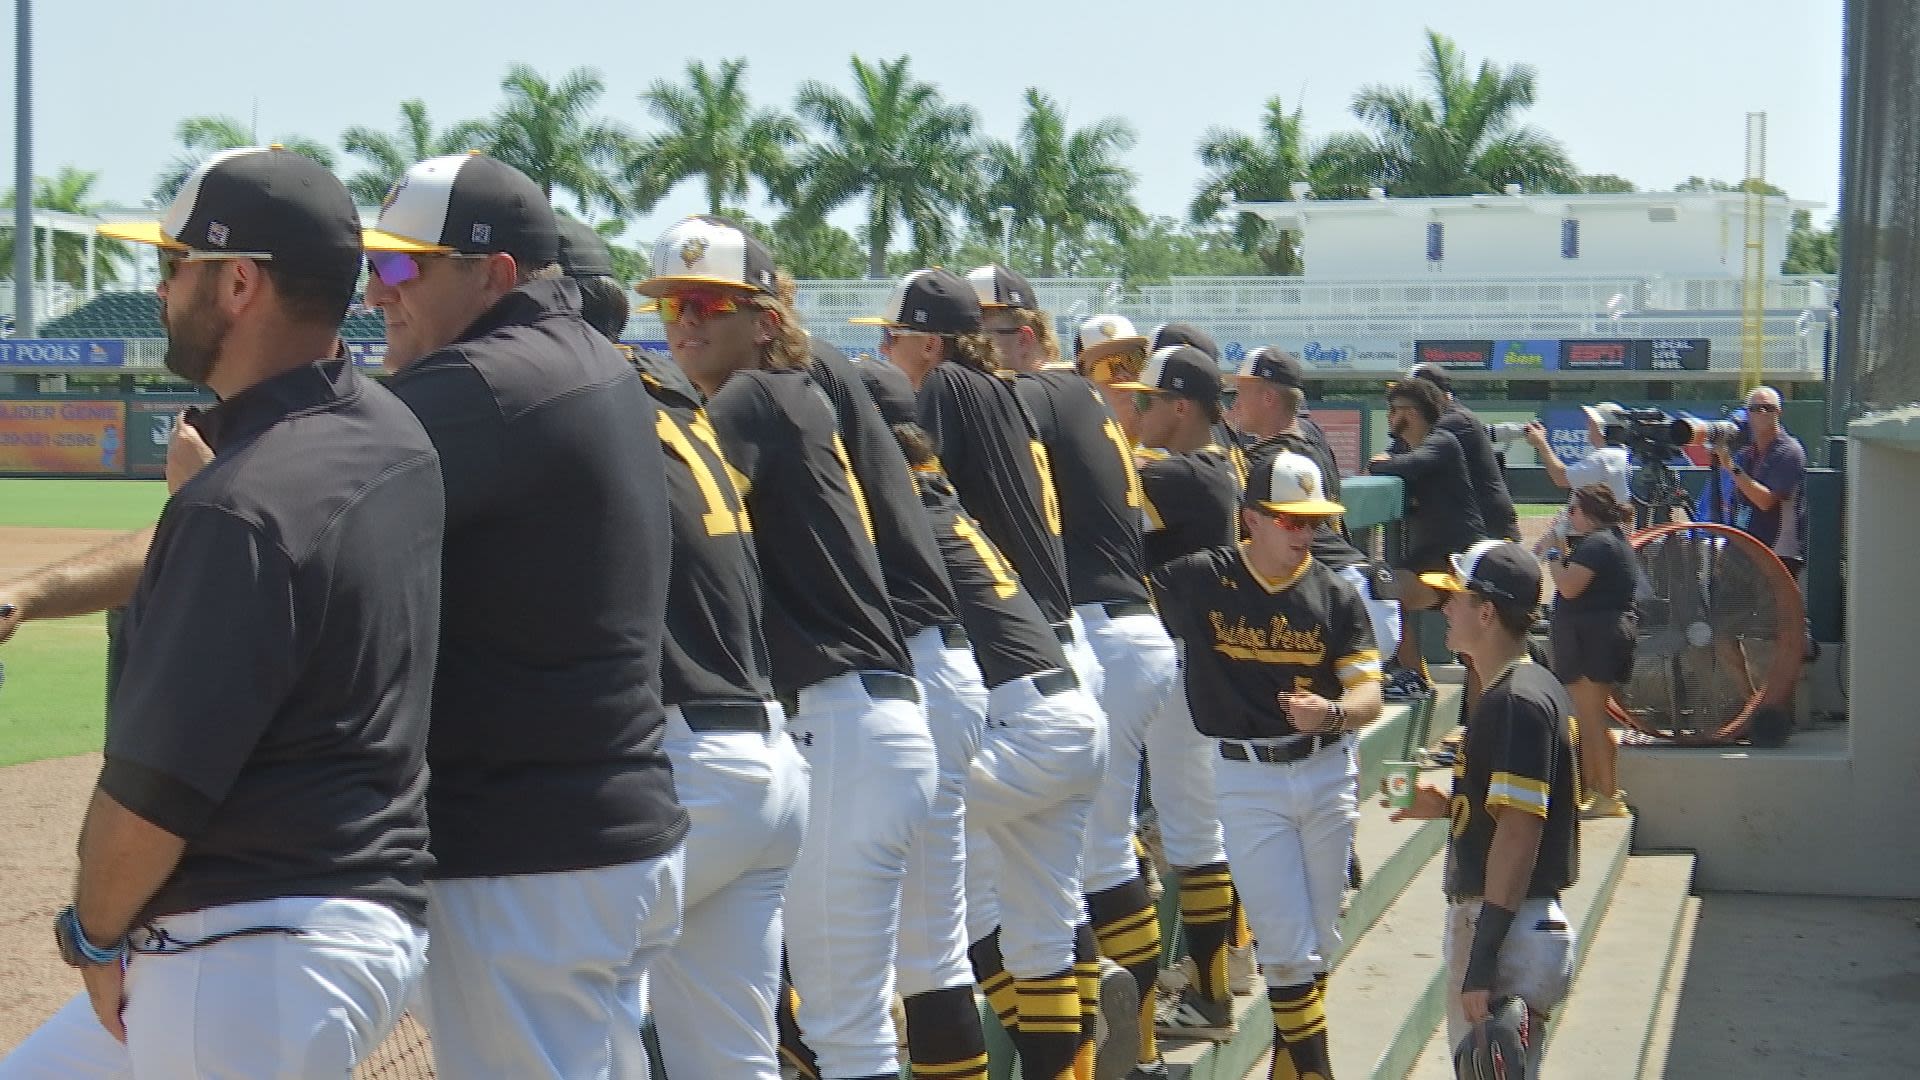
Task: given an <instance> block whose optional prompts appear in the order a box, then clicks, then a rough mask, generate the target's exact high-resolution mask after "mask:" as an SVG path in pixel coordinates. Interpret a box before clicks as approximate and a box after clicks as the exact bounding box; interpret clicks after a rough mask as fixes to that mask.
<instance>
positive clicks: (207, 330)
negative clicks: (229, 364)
mask: <svg viewBox="0 0 1920 1080" xmlns="http://www.w3.org/2000/svg"><path fill="white" fill-rule="evenodd" d="M214 280H215V276H214V275H212V274H209V275H207V276H206V277H205V278H204V279H203V280H202V281H201V282H200V283H199V284H198V285H196V286H195V287H194V290H193V303H192V304H190V305H188V306H186V307H185V308H184V309H181V310H175V309H173V308H172V307H171V306H170V305H168V304H167V303H165V302H164V301H163V302H162V303H161V307H160V321H161V323H162V324H163V325H165V326H166V328H167V354H166V356H165V357H164V358H163V362H164V363H165V364H166V365H167V370H168V371H171V372H173V373H174V374H175V375H178V376H180V377H181V378H183V379H185V380H187V381H188V382H190V383H193V384H194V385H195V386H205V385H206V384H207V377H208V376H209V375H211V374H213V365H214V361H215V360H216V359H217V358H218V356H219V353H220V343H221V342H222V341H225V340H226V337H227V331H228V330H230V329H232V326H233V320H231V319H229V318H227V317H226V316H225V315H222V314H218V313H217V309H216V308H215V305H214V304H213V302H212V300H213V298H212V297H211V296H208V295H205V294H206V293H209V292H211V291H212V288H211V286H212V284H213V282H214Z"/></svg>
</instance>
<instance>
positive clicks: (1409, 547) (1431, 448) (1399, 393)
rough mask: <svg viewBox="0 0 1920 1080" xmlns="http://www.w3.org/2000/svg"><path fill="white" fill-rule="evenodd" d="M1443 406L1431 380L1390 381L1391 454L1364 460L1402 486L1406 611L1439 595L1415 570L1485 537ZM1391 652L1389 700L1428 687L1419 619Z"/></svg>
mask: <svg viewBox="0 0 1920 1080" xmlns="http://www.w3.org/2000/svg"><path fill="white" fill-rule="evenodd" d="M1445 408H1446V395H1445V393H1444V392H1443V391H1442V390H1441V389H1440V387H1439V386H1438V385H1436V384H1435V383H1434V382H1433V381H1432V380H1430V379H1424V378H1421V379H1406V380H1404V381H1402V382H1397V383H1395V384H1393V387H1392V388H1391V389H1390V390H1388V391H1387V429H1388V430H1389V431H1390V432H1392V434H1393V443H1392V444H1391V446H1390V447H1389V452H1388V453H1385V454H1377V455H1375V456H1374V458H1373V460H1372V461H1371V462H1369V463H1368V471H1369V472H1372V473H1374V474H1375V475H1377V476H1397V477H1399V478H1400V479H1401V480H1403V481H1405V483H1406V486H1407V492H1406V505H1407V509H1406V514H1407V543H1406V548H1405V550H1404V551H1402V552H1401V554H1400V558H1399V562H1398V565H1396V566H1395V567H1394V571H1393V576H1394V585H1395V587H1396V588H1397V589H1398V591H1399V594H1400V607H1401V610H1402V611H1405V612H1415V611H1429V610H1431V609H1433V608H1434V607H1437V606H1438V605H1439V597H1438V596H1437V595H1436V594H1435V593H1434V591H1433V590H1432V589H1431V588H1429V587H1428V586H1427V585H1426V584H1424V583H1423V582H1421V580H1420V575H1421V574H1435V573H1444V572H1445V571H1446V570H1447V568H1448V567H1450V566H1451V565H1452V563H1451V562H1449V561H1448V560H1449V558H1450V556H1451V555H1452V554H1453V553H1454V552H1456V551H1465V550H1467V549H1468V548H1470V547H1472V546H1473V544H1474V542H1475V541H1477V540H1480V539H1482V538H1484V537H1485V536H1486V527H1485V526H1484V524H1483V523H1482V519H1481V517H1480V505H1479V502H1478V501H1477V500H1476V499H1475V498H1474V493H1473V481H1472V480H1470V479H1469V478H1468V475H1467V460H1466V455H1465V454H1464V453H1463V452H1462V451H1461V449H1460V443H1459V442H1458V441H1457V440H1456V439H1455V438H1454V437H1453V435H1452V434H1450V433H1448V432H1446V431H1444V430H1441V428H1440V427H1438V424H1439V422H1440V415H1441V413H1442V412H1443V411H1444V410H1445ZM1482 434H1483V435H1484V434H1485V432H1482ZM1396 652H1397V657H1398V661H1399V665H1400V666H1399V669H1398V670H1396V671H1395V672H1394V673H1393V674H1392V675H1391V676H1389V677H1388V680H1387V689H1386V692H1387V697H1388V699H1389V700H1400V701H1405V700H1409V699H1413V698H1420V697H1425V696H1426V695H1427V694H1429V693H1431V692H1432V687H1431V686H1430V685H1429V684H1428V682H1427V677H1426V662H1425V660H1423V659H1422V658H1421V653H1420V623H1419V621H1418V620H1417V619H1412V618H1408V619H1405V620H1404V621H1403V622H1402V625H1401V629H1400V647H1399V649H1398V650H1396Z"/></svg>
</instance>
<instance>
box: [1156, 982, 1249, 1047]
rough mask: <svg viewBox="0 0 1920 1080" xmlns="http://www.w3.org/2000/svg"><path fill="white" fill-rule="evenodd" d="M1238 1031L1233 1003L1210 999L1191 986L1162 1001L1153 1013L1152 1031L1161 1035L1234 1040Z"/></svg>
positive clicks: (1238, 1026)
mask: <svg viewBox="0 0 1920 1080" xmlns="http://www.w3.org/2000/svg"><path fill="white" fill-rule="evenodd" d="M1239 1031H1240V1024H1239V1022H1238V1021H1236V1020H1235V1019H1234V1016H1233V1002H1231V1001H1208V1000H1207V999H1206V998H1204V997H1201V996H1200V993H1199V991H1197V990H1194V989H1193V988H1192V987H1188V988H1187V989H1185V990H1182V991H1180V994H1179V996H1178V997H1174V998H1171V999H1169V1000H1166V1001H1163V1002H1161V1003H1160V1005H1159V1007H1158V1008H1157V1009H1156V1010H1155V1012H1154V1019H1153V1032H1154V1034H1155V1035H1158V1036H1160V1037H1161V1038H1166V1039H1187V1040H1196V1039H1198V1040H1206V1041H1209V1042H1231V1041H1232V1039H1233V1037H1234V1036H1235V1035H1236V1034H1238V1033H1239Z"/></svg>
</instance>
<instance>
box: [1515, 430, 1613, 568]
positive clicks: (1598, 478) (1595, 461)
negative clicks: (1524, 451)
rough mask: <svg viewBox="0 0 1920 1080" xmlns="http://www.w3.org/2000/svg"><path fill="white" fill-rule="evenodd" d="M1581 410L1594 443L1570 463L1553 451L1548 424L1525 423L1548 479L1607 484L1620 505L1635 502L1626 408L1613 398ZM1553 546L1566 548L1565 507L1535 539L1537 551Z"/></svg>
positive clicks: (1571, 484)
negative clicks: (1538, 537)
mask: <svg viewBox="0 0 1920 1080" xmlns="http://www.w3.org/2000/svg"><path fill="white" fill-rule="evenodd" d="M1580 411H1581V412H1583V413H1585V414H1586V415H1587V445H1588V446H1589V447H1591V449H1589V450H1588V451H1587V453H1586V455H1585V456H1584V457H1582V458H1580V460H1578V461H1575V462H1573V463H1572V464H1570V465H1567V464H1562V463H1561V461H1560V456H1559V455H1558V454H1555V453H1554V452H1553V446H1552V444H1550V443H1549V442H1548V441H1547V426H1546V425H1545V424H1542V423H1541V422H1539V421H1538V420H1536V421H1534V422H1533V423H1531V424H1528V425H1527V427H1526V438H1527V443H1528V444H1529V445H1531V446H1532V447H1533V449H1534V450H1535V451H1536V452H1537V453H1538V454H1539V455H1540V464H1541V466H1542V467H1543V468H1545V469H1546V471H1547V479H1549V480H1551V481H1553V484H1554V486H1555V487H1559V488H1565V489H1567V490H1568V491H1575V490H1578V489H1580V488H1583V487H1586V486H1588V485H1589V484H1604V485H1605V486H1606V487H1607V488H1608V490H1610V491H1612V492H1613V495H1614V498H1615V500H1616V501H1618V502H1619V503H1620V504H1621V505H1623V506H1626V507H1628V508H1629V509H1631V508H1632V506H1633V494H1632V492H1631V491H1630V490H1629V486H1630V484H1631V480H1632V476H1633V465H1632V462H1631V461H1629V459H1628V456H1627V448H1626V446H1625V445H1624V444H1625V443H1626V441H1627V410H1626V409H1624V408H1622V407H1621V406H1619V405H1616V404H1614V403H1613V402H1611V401H1603V402H1601V403H1600V404H1598V405H1582V406H1580ZM1550 547H1558V548H1563V549H1564V548H1567V547H1568V544H1567V512H1566V510H1565V509H1562V510H1561V511H1560V512H1559V513H1557V514H1555V515H1554V516H1553V522H1552V523H1551V524H1550V525H1548V526H1547V532H1546V534H1545V535H1543V536H1542V537H1541V538H1540V539H1539V540H1537V541H1535V542H1534V545H1533V553H1534V554H1535V555H1538V554H1540V553H1541V552H1543V551H1545V550H1547V549H1548V548H1550Z"/></svg>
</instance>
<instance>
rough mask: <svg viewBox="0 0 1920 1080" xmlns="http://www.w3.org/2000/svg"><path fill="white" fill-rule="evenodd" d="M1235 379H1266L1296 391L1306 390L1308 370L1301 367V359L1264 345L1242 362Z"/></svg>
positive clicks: (1282, 350) (1283, 350)
mask: <svg viewBox="0 0 1920 1080" xmlns="http://www.w3.org/2000/svg"><path fill="white" fill-rule="evenodd" d="M1234 377H1235V378H1240V379H1265V380H1266V381H1267V382H1271V383H1278V384H1280V385H1281V386H1291V387H1293V388H1294V389H1296V390H1304V389H1306V386H1307V370H1306V368H1305V367H1304V366H1302V365H1301V363H1300V358H1299V357H1298V356H1295V355H1294V354H1292V353H1290V352H1288V351H1286V350H1285V349H1276V348H1274V347H1273V346H1272V345H1262V346H1261V347H1259V348H1257V349H1255V350H1253V351H1252V352H1250V353H1248V354H1247V358H1246V359H1245V360H1242V361H1240V370H1239V371H1238V372H1237V373H1236V374H1235V376H1234Z"/></svg>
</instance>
